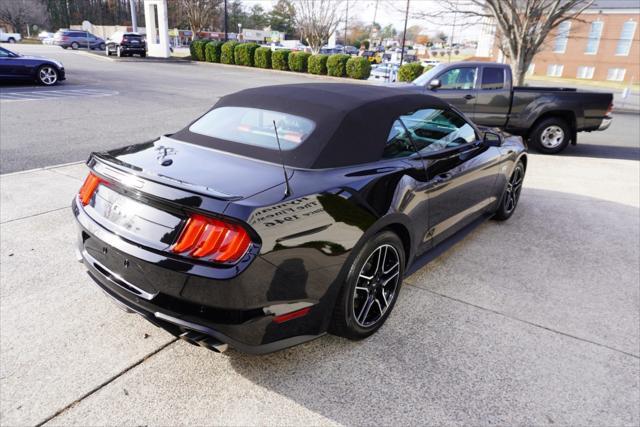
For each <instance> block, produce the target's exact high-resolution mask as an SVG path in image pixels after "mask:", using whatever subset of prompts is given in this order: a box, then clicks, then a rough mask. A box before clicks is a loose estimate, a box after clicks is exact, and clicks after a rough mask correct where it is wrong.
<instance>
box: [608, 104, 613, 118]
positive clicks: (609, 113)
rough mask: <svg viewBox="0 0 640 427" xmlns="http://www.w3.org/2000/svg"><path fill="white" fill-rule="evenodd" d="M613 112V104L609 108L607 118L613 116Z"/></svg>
mask: <svg viewBox="0 0 640 427" xmlns="http://www.w3.org/2000/svg"><path fill="white" fill-rule="evenodd" d="M612 112H613V102H612V103H610V104H609V108H607V116H609V115H611V113H612Z"/></svg>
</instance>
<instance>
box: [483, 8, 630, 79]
mask: <svg viewBox="0 0 640 427" xmlns="http://www.w3.org/2000/svg"><path fill="white" fill-rule="evenodd" d="M639 20H640V1H639V0H596V1H595V2H594V3H593V5H591V6H590V7H589V8H588V9H587V10H586V11H585V12H583V13H582V14H581V15H580V17H579V18H578V19H575V20H572V21H566V22H563V23H562V24H560V26H558V27H557V28H556V30H555V31H553V32H552V33H550V34H549V36H548V37H547V40H546V41H545V44H544V47H543V49H542V50H541V51H540V52H539V53H538V54H537V55H536V56H535V57H534V59H533V62H532V63H531V66H530V67H529V72H528V74H529V75H532V76H549V77H565V78H578V79H588V80H601V81H606V80H608V81H618V82H635V83H637V82H638V81H640V28H638V21H639ZM476 55H477V56H484V57H491V58H492V59H493V60H496V61H499V62H502V59H503V58H502V54H501V52H500V51H499V49H498V48H497V43H496V40H495V24H493V25H492V24H491V23H490V22H488V23H486V24H485V25H484V26H483V29H482V35H481V37H480V41H479V43H478V52H477V53H476Z"/></svg>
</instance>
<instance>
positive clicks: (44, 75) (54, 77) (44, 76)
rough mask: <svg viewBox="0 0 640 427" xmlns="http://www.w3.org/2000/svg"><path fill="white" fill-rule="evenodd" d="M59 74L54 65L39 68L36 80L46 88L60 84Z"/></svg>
mask: <svg viewBox="0 0 640 427" xmlns="http://www.w3.org/2000/svg"><path fill="white" fill-rule="evenodd" d="M58 77H59V73H58V70H57V69H56V68H55V67H54V66H53V65H43V66H41V67H40V68H38V74H37V75H36V79H37V80H38V83H40V84H41V85H44V86H53V85H55V84H56V83H58Z"/></svg>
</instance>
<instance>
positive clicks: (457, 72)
mask: <svg viewBox="0 0 640 427" xmlns="http://www.w3.org/2000/svg"><path fill="white" fill-rule="evenodd" d="M476 73H477V68H474V67H461V68H453V69H451V70H449V71H447V72H445V73H444V74H441V75H440V85H441V86H440V89H444V90H447V89H449V90H452V89H473V86H474V84H475V81H476Z"/></svg>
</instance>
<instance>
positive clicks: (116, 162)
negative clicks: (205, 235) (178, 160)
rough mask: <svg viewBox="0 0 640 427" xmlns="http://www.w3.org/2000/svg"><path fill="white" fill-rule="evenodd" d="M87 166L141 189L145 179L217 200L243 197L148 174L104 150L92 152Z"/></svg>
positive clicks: (232, 199)
mask: <svg viewBox="0 0 640 427" xmlns="http://www.w3.org/2000/svg"><path fill="white" fill-rule="evenodd" d="M87 166H89V168H91V169H93V170H95V171H96V172H97V173H98V174H101V175H104V176H106V177H108V178H111V179H114V180H115V181H118V182H120V183H122V185H124V186H128V187H133V188H136V189H141V188H142V187H143V186H144V184H145V181H151V182H155V183H157V184H162V185H166V186H168V187H172V188H176V189H178V190H184V191H188V192H190V193H195V194H199V195H202V196H207V197H213V198H215V199H218V200H224V201H228V202H231V201H234V200H241V199H243V198H244V197H242V196H238V195H232V194H226V193H222V192H220V191H216V190H214V189H212V188H209V187H207V186H204V185H198V184H192V183H190V182H186V181H182V180H179V179H176V178H172V177H169V176H166V175H158V174H150V173H148V172H145V171H144V170H142V169H141V168H139V167H137V166H134V165H131V164H129V163H126V162H123V161H122V160H120V159H118V158H116V157H114V156H112V155H110V154H108V153H104V152H93V153H91V155H90V156H89V160H87Z"/></svg>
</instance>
